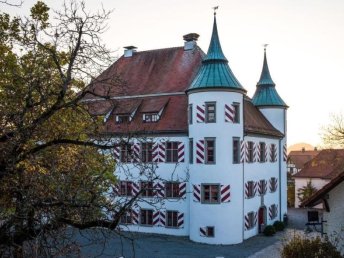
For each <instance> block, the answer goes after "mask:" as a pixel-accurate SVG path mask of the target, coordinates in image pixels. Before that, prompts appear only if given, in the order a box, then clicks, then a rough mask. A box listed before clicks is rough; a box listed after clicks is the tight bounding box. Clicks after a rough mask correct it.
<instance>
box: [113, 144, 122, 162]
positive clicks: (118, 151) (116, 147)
mask: <svg viewBox="0 0 344 258" xmlns="http://www.w3.org/2000/svg"><path fill="white" fill-rule="evenodd" d="M113 154H114V157H115V160H116V161H117V162H119V161H120V146H119V145H116V146H115V148H114V150H113Z"/></svg>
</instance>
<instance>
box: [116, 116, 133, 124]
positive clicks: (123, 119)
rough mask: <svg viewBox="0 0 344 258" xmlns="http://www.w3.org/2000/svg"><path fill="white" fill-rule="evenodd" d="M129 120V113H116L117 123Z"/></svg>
mask: <svg viewBox="0 0 344 258" xmlns="http://www.w3.org/2000/svg"><path fill="white" fill-rule="evenodd" d="M130 121H131V116H130V115H129V114H123V115H116V123H117V124H124V123H129V122H130Z"/></svg>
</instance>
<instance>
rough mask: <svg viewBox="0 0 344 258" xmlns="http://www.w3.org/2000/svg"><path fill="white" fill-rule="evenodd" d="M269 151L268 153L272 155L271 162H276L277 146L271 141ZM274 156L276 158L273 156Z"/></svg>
mask: <svg viewBox="0 0 344 258" xmlns="http://www.w3.org/2000/svg"><path fill="white" fill-rule="evenodd" d="M271 146H272V148H271V153H270V155H271V156H272V157H273V159H272V161H271V162H276V161H277V148H276V144H275V143H271ZM275 157H276V158H275Z"/></svg>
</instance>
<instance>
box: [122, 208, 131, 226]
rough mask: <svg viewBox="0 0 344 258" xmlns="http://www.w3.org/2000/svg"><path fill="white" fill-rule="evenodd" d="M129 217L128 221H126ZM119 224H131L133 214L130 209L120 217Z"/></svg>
mask: <svg viewBox="0 0 344 258" xmlns="http://www.w3.org/2000/svg"><path fill="white" fill-rule="evenodd" d="M128 218H129V221H128ZM120 224H125V225H130V224H133V214H132V211H131V210H128V211H126V212H124V214H123V215H122V216H121V218H120Z"/></svg>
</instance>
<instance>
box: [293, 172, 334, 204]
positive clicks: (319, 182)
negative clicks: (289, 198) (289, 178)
mask: <svg viewBox="0 0 344 258" xmlns="http://www.w3.org/2000/svg"><path fill="white" fill-rule="evenodd" d="M309 181H311V182H312V185H313V186H314V187H315V188H316V189H317V190H319V189H321V188H322V187H323V186H324V185H326V184H327V183H328V182H329V181H330V180H325V179H321V178H299V177H297V178H295V208H299V205H300V201H299V198H298V197H297V194H298V190H299V189H300V188H302V187H304V186H306V185H307V183H308V182H309ZM321 207H322V206H317V207H316V208H321Z"/></svg>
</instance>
